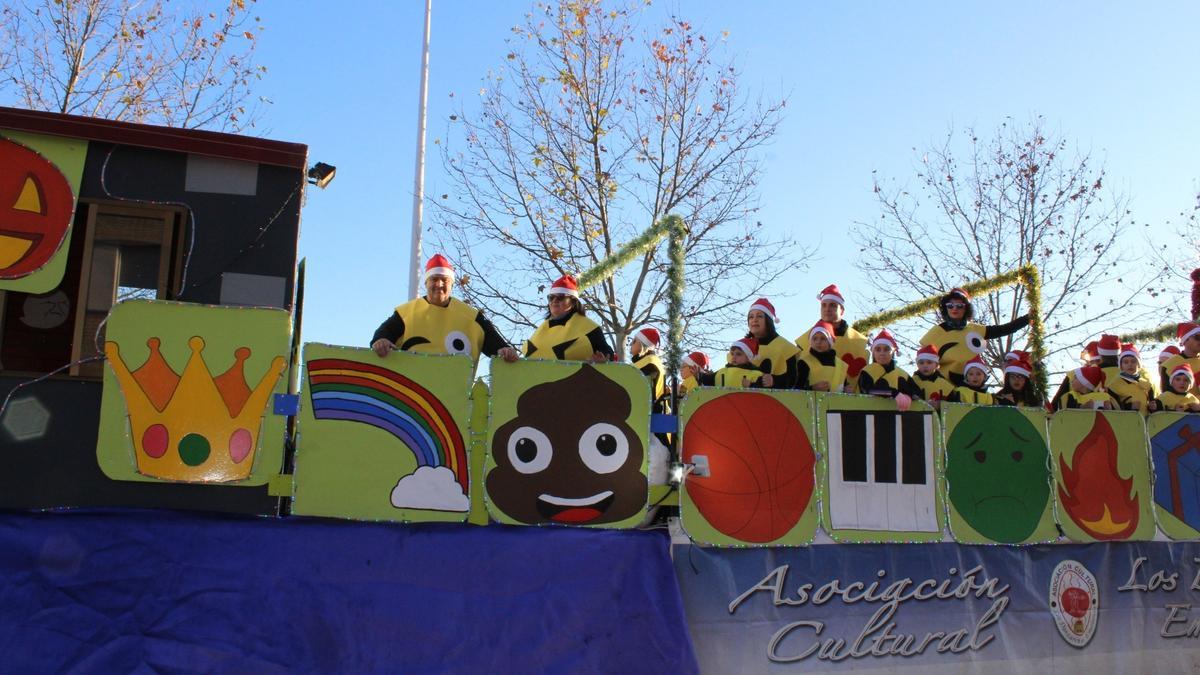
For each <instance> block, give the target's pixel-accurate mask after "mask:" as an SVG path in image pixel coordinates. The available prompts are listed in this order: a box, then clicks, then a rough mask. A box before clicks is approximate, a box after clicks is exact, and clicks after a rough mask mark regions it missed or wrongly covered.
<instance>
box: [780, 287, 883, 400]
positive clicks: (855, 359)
mask: <svg viewBox="0 0 1200 675" xmlns="http://www.w3.org/2000/svg"><path fill="white" fill-rule="evenodd" d="M817 300H818V301H820V303H821V321H823V322H825V323H827V324H829V325H831V326H833V334H832V336H831V337H830V340H831V341H832V342H833V349H834V351H835V352H836V353H837V358H838V359H839V360H840V361H842V362H843V363H845V364H846V385H847V386H848V387H849V391H850V392H851V393H855V392H857V391H858V374H859V373H861V372H862V369H863V368H866V367H867V363H868V357H869V356H870V355H869V354H868V353H867V336H866V335H863V334H862V333H860V332H858V331H856V330H854V329H853V328H851V327H850V324H848V323H846V320H845V319H844V318H842V316H843V315H844V314H845V313H846V299H845V298H843V297H842V292H841V291H839V290H838V287H837V284H830V285H828V286H826V287H825V288H823V289H821V292H820V293H818V294H817ZM811 336H812V332H811V331H810V332H808V333H804V334H803V335H801V336H800V337H798V338H796V346H797V347H799V348H800V353H801V354H803V353H804V352H807V351H808V346H809V339H810V337H811ZM800 388H801V389H803V388H804V387H800Z"/></svg>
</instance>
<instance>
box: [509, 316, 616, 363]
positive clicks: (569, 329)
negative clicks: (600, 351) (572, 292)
mask: <svg viewBox="0 0 1200 675" xmlns="http://www.w3.org/2000/svg"><path fill="white" fill-rule="evenodd" d="M597 328H599V326H598V325H597V324H596V322H595V321H592V320H591V319H589V318H587V317H586V316H584V315H582V314H579V313H574V314H572V315H571V317H570V318H569V319H567V320H566V322H564V323H554V325H552V322H551V320H550V319H547V320H545V321H543V322H542V325H540V326H538V328H537V330H536V331H534V332H533V335H530V336H529V339H528V340H526V341H525V347H524V349H523V350H522V351H524V353H525V358H527V359H543V360H549V361H553V360H555V359H557V360H560V361H587V360H589V359H591V358H592V355H593V354H594V353H595V351H596V350H595V349H593V348H592V343H591V341H589V340H588V333H591V332H592V331H594V330H596V329H597Z"/></svg>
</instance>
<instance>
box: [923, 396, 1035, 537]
mask: <svg viewBox="0 0 1200 675" xmlns="http://www.w3.org/2000/svg"><path fill="white" fill-rule="evenodd" d="M1048 457H1049V450H1048V449H1047V447H1046V440H1045V438H1044V437H1043V436H1042V434H1040V433H1038V430H1037V428H1036V427H1034V425H1033V424H1032V423H1031V422H1030V421H1029V419H1028V418H1026V417H1025V416H1024V415H1022V414H1021V413H1020V412H1018V411H1017V410H1015V409H1013V408H1006V407H989V408H976V409H975V410H972V411H970V412H968V413H967V414H966V415H965V416H964V417H963V418H962V420H961V421H960V422H959V423H958V425H957V426H955V428H954V431H953V433H951V435H950V439H949V441H948V442H947V443H946V480H947V482H948V483H949V485H950V503H951V504H952V505H953V506H954V508H955V510H956V511H958V513H959V515H960V516H962V518H963V520H965V521H966V522H967V524H968V525H970V526H971V527H973V528H975V530H976V531H977V532H979V533H980V534H981V535H983V536H985V537H987V538H989V539H991V540H993V541H997V542H1001V543H1006V544H1016V543H1020V542H1023V541H1025V540H1026V539H1028V538H1029V536H1030V535H1031V534H1033V532H1034V530H1035V529H1036V528H1037V526H1038V522H1039V521H1040V520H1041V517H1042V513H1043V512H1044V511H1045V509H1046V502H1047V500H1048V499H1049V498H1050V480H1049V468H1048V466H1049V465H1048V464H1047V461H1048Z"/></svg>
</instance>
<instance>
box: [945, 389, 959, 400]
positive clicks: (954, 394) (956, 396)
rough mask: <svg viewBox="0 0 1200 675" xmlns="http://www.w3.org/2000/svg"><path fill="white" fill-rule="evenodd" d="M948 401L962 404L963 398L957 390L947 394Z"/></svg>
mask: <svg viewBox="0 0 1200 675" xmlns="http://www.w3.org/2000/svg"><path fill="white" fill-rule="evenodd" d="M946 401H947V402H948V403H962V396H961V395H959V393H958V390H957V389H955V390H954V391H952V392H950V393H949V394H946Z"/></svg>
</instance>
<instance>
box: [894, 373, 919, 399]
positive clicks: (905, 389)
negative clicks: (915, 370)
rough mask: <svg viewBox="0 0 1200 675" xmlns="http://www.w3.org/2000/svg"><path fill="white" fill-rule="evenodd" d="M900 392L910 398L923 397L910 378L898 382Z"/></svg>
mask: <svg viewBox="0 0 1200 675" xmlns="http://www.w3.org/2000/svg"><path fill="white" fill-rule="evenodd" d="M900 391H901V392H902V393H904V394H907V395H908V396H909V397H911V398H924V397H925V396H924V394H923V393H921V388H920V387H919V386H917V383H916V382H915V381H913V379H912V378H911V377H906V378H904V379H903V380H900Z"/></svg>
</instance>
